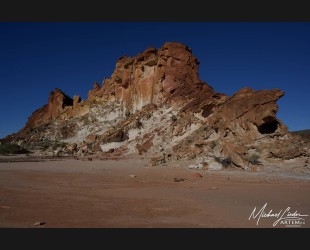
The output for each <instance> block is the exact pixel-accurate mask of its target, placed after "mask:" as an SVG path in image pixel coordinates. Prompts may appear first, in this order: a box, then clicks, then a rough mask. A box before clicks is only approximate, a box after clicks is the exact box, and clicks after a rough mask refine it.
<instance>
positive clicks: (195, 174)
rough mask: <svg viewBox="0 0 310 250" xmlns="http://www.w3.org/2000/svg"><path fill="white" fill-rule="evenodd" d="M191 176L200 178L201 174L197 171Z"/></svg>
mask: <svg viewBox="0 0 310 250" xmlns="http://www.w3.org/2000/svg"><path fill="white" fill-rule="evenodd" d="M193 176H194V177H199V178H202V177H203V176H202V175H201V174H199V173H194V174H193Z"/></svg>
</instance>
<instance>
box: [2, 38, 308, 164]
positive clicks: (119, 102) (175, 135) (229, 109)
mask: <svg viewBox="0 0 310 250" xmlns="http://www.w3.org/2000/svg"><path fill="white" fill-rule="evenodd" d="M198 66H199V62H198V60H197V58H196V57H194V56H193V54H192V52H191V50H190V49H189V48H188V47H187V46H185V45H183V44H180V43H175V42H168V43H165V44H164V45H163V46H162V47H161V48H160V49H155V48H149V49H147V50H145V51H144V52H142V53H140V54H138V55H137V56H135V57H128V56H123V57H121V58H120V59H119V60H118V61H117V63H116V68H115V70H114V72H113V74H112V75H111V77H110V78H105V79H104V81H103V84H102V86H100V85H99V84H98V83H97V82H95V83H94V87H93V89H92V90H90V91H89V92H88V98H87V99H86V100H82V101H81V99H80V97H79V96H75V97H74V98H73V100H72V99H71V98H70V97H68V96H67V95H65V94H64V93H63V92H62V91H61V90H59V89H55V91H53V92H51V94H50V97H49V99H48V104H47V105H45V106H43V107H42V108H40V109H38V110H37V111H35V112H34V113H33V114H32V115H31V116H30V118H29V120H28V122H27V124H26V126H25V127H24V128H23V129H22V130H21V131H19V132H18V133H16V134H13V135H10V136H8V137H6V138H4V141H13V142H18V143H19V144H25V145H31V144H34V143H38V142H55V141H56V142H62V143H66V144H67V146H65V147H63V148H60V149H59V152H58V153H60V154H69V155H72V154H73V155H81V154H99V155H102V154H115V155H121V154H129V153H138V154H150V155H152V156H153V158H154V155H159V156H157V158H158V159H161V158H162V155H163V154H165V161H173V160H180V159H197V158H199V159H201V161H203V162H205V163H206V164H207V162H209V163H210V162H212V161H213V162H215V161H216V162H217V163H220V164H222V165H223V166H225V165H234V166H238V167H242V168H244V169H245V168H247V166H248V165H249V163H254V162H255V161H257V158H258V157H259V158H260V160H261V161H262V160H268V159H271V158H275V159H284V158H285V159H290V158H294V157H298V156H302V155H309V148H308V147H307V146H305V144H304V143H303V142H302V141H301V140H297V139H296V138H297V137H296V136H295V135H292V134H291V133H288V131H287V128H286V126H285V125H284V124H283V123H282V122H281V121H280V120H279V119H278V118H277V117H276V113H277V111H278V106H277V104H276V102H277V100H278V99H279V98H281V97H282V96H283V95H284V92H283V91H281V90H278V89H273V90H261V91H256V90H253V89H251V88H248V87H245V88H243V89H241V90H240V91H238V92H236V93H235V94H234V95H232V96H227V95H225V94H222V93H216V92H215V91H214V90H213V88H212V87H210V86H209V85H208V84H207V83H205V82H203V81H201V80H200V79H199V75H198ZM157 158H156V159H157Z"/></svg>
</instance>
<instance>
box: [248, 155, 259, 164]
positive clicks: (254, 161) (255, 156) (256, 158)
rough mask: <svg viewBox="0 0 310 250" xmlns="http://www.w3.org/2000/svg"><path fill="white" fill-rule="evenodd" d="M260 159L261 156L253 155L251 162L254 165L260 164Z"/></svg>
mask: <svg viewBox="0 0 310 250" xmlns="http://www.w3.org/2000/svg"><path fill="white" fill-rule="evenodd" d="M258 159H259V155H257V154H252V155H251V157H250V159H249V162H250V163H251V164H253V165H254V164H257V163H259V161H258Z"/></svg>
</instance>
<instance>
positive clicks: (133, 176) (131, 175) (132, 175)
mask: <svg viewBox="0 0 310 250" xmlns="http://www.w3.org/2000/svg"><path fill="white" fill-rule="evenodd" d="M129 177H132V178H135V177H137V176H136V175H134V174H130V175H129Z"/></svg>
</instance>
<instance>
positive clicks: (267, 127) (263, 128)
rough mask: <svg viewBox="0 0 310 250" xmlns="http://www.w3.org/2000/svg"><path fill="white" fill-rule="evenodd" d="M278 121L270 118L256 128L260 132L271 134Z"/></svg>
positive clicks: (275, 128)
mask: <svg viewBox="0 0 310 250" xmlns="http://www.w3.org/2000/svg"><path fill="white" fill-rule="evenodd" d="M278 125H279V122H278V121H277V120H272V121H268V122H265V123H263V124H262V125H260V126H258V127H257V129H258V131H259V132H260V133H261V134H272V133H274V132H275V131H276V130H277V128H278Z"/></svg>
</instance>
